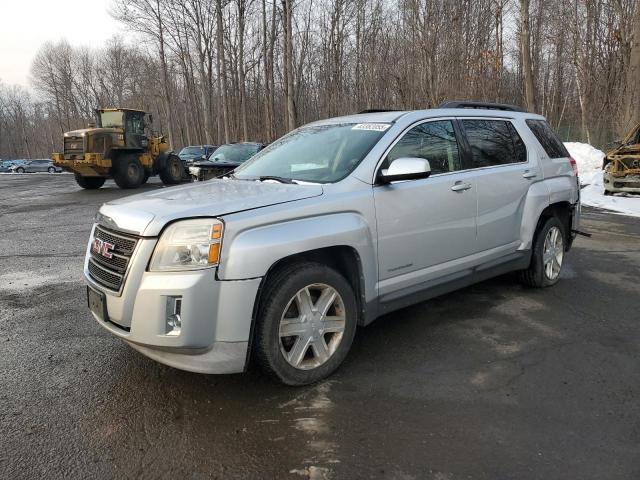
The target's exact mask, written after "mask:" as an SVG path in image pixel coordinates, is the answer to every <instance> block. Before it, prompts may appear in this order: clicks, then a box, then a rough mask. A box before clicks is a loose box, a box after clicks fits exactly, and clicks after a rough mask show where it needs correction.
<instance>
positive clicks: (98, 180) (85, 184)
mask: <svg viewBox="0 0 640 480" xmlns="http://www.w3.org/2000/svg"><path fill="white" fill-rule="evenodd" d="M75 177H76V183H77V184H78V185H80V186H81V187H82V188H84V189H86V190H96V189H98V188H100V187H101V186H102V185H104V182H105V181H106V180H107V179H106V178H104V177H83V176H82V175H79V174H77V173H76V174H75Z"/></svg>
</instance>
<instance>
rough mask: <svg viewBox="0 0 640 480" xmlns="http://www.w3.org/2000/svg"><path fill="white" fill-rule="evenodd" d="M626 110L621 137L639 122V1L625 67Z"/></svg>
mask: <svg viewBox="0 0 640 480" xmlns="http://www.w3.org/2000/svg"><path fill="white" fill-rule="evenodd" d="M625 103H626V112H625V118H624V122H623V127H622V131H621V132H620V133H621V138H623V137H624V136H626V134H627V133H628V130H629V129H630V128H633V127H634V126H635V125H636V124H638V123H640V1H639V2H637V4H636V12H635V19H634V22H633V33H632V38H631V52H630V55H629V66H628V68H627V78H626V92H625Z"/></svg>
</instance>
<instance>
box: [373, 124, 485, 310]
mask: <svg viewBox="0 0 640 480" xmlns="http://www.w3.org/2000/svg"><path fill="white" fill-rule="evenodd" d="M456 128H457V127H456V126H455V124H454V120H434V121H427V122H423V123H420V124H418V125H415V126H413V127H412V128H410V129H409V130H408V131H406V132H405V133H404V135H403V136H402V137H401V138H400V139H399V140H397V141H396V143H395V144H394V145H393V146H392V147H391V149H390V150H389V151H388V153H387V155H386V158H385V159H384V161H383V163H382V165H380V168H386V167H388V165H389V164H390V163H391V162H392V161H393V160H395V159H397V158H400V157H421V158H425V159H427V160H428V161H429V164H430V166H431V175H430V176H429V177H428V178H424V179H419V180H409V181H403V182H394V183H392V184H387V185H376V186H375V187H374V189H373V192H374V201H375V208H376V219H377V226H378V271H379V278H378V279H379V284H378V293H379V295H380V298H381V302H383V303H384V302H385V301H391V300H394V299H395V298H397V297H401V296H404V295H406V294H409V293H412V292H413V291H416V290H421V289H423V288H425V289H426V288H428V287H430V286H434V285H436V284H438V283H441V282H443V281H446V280H447V279H454V278H456V277H458V276H463V275H464V274H466V273H468V267H469V265H470V264H471V260H470V259H469V258H465V257H468V256H470V255H472V254H473V253H475V252H476V210H477V197H476V189H475V184H474V179H473V176H472V175H473V173H472V172H469V171H464V158H463V153H462V149H461V147H460V143H459V141H458V138H459V136H458V134H457V132H456Z"/></svg>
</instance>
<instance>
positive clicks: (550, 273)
mask: <svg viewBox="0 0 640 480" xmlns="http://www.w3.org/2000/svg"><path fill="white" fill-rule="evenodd" d="M565 238H566V237H565V232H564V226H563V225H562V222H561V221H560V220H559V219H558V217H550V218H548V219H547V220H546V221H545V222H544V225H542V228H541V229H540V230H539V231H538V234H537V235H536V238H535V241H534V244H533V252H532V255H531V264H530V265H529V268H527V269H526V270H523V271H522V272H521V280H522V282H523V283H524V284H525V285H527V286H529V287H537V288H540V287H549V286H551V285H554V284H556V283H557V282H558V280H559V279H560V271H561V270H562V263H563V260H564V252H565V242H564V240H565Z"/></svg>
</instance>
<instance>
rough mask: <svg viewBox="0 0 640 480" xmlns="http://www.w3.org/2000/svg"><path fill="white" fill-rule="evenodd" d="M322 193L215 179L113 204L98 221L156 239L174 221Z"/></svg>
mask: <svg viewBox="0 0 640 480" xmlns="http://www.w3.org/2000/svg"><path fill="white" fill-rule="evenodd" d="M322 191H323V190H322V186H320V185H287V184H282V183H275V182H273V183H272V182H258V181H247V180H231V179H225V180H217V179H214V180H209V181H207V182H201V183H195V184H189V185H184V186H180V187H170V188H162V189H160V190H155V191H153V192H148V193H142V194H138V195H133V196H131V197H125V198H121V199H118V200H113V201H111V202H108V203H105V204H104V205H103V206H102V208H100V214H99V221H100V222H101V223H103V224H104V225H105V226H107V227H109V226H110V227H112V228H115V229H119V230H125V231H128V232H131V233H136V234H139V235H144V236H156V235H158V234H159V233H160V231H161V230H162V228H163V227H164V226H165V225H166V224H167V223H168V222H171V221H172V220H177V219H180V218H192V217H219V216H222V215H227V214H230V213H237V212H242V211H244V210H252V209H255V208H260V207H268V206H270V205H276V204H280V203H287V202H294V201H297V200H302V199H305V198H311V197H317V196H319V195H322Z"/></svg>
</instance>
